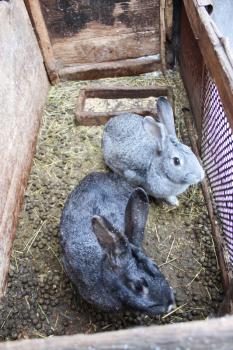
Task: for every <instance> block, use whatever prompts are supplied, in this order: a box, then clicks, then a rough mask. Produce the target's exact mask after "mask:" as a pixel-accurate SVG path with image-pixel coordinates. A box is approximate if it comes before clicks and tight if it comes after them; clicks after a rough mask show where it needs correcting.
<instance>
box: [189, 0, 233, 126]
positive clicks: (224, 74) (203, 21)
mask: <svg viewBox="0 0 233 350" xmlns="http://www.w3.org/2000/svg"><path fill="white" fill-rule="evenodd" d="M183 2H184V5H185V9H186V13H187V15H188V18H189V21H190V24H191V27H192V30H193V33H194V36H195V38H196V39H197V40H198V46H199V48H200V51H201V54H202V57H203V59H204V63H205V65H206V67H207V69H208V71H209V73H210V75H211V77H212V79H213V80H214V81H215V83H216V86H217V88H218V92H219V95H220V97H221V101H222V103H223V107H224V110H225V112H226V115H227V116H228V121H229V124H230V126H231V128H232V130H233V63H232V61H231V58H230V57H229V55H228V51H227V49H226V47H225V44H224V41H223V40H222V38H221V37H219V36H218V32H217V31H216V28H215V26H214V25H213V23H212V21H211V18H210V16H209V15H208V13H207V11H206V9H205V7H204V6H199V5H198V3H197V2H196V1H195V0H183Z"/></svg>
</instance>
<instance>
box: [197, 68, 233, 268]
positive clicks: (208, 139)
mask: <svg viewBox="0 0 233 350" xmlns="http://www.w3.org/2000/svg"><path fill="white" fill-rule="evenodd" d="M202 160H203V163H204V166H205V170H206V173H207V176H208V178H209V182H210V186H211V190H212V194H213V197H214V202H215V205H216V209H217V212H218V215H219V218H220V221H221V224H222V229H223V234H224V239H225V240H226V245H227V248H228V252H229V257H230V262H231V264H233V133H232V129H231V127H230V125H229V123H228V119H227V116H226V114H225V112H224V108H223V105H222V102H221V99H220V96H219V93H218V89H217V87H216V85H215V83H214V81H213V80H212V78H211V77H210V75H209V73H208V72H205V76H204V90H203V130H202Z"/></svg>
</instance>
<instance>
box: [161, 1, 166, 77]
mask: <svg viewBox="0 0 233 350" xmlns="http://www.w3.org/2000/svg"><path fill="white" fill-rule="evenodd" d="M165 5H166V0H160V16H159V17H160V57H161V67H162V71H163V72H164V73H165V71H166V48H165V45H166V24H165Z"/></svg>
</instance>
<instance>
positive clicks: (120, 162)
mask: <svg viewBox="0 0 233 350" xmlns="http://www.w3.org/2000/svg"><path fill="white" fill-rule="evenodd" d="M157 118H158V121H155V120H154V119H153V118H152V117H149V116H148V117H145V118H143V117H141V116H139V115H137V114H131V113H125V114H122V115H119V116H116V117H114V118H112V119H110V120H109V121H108V122H107V123H106V125H105V128H104V133H103V139H102V150H103V154H104V159H105V163H106V164H107V165H108V166H109V168H111V169H112V170H113V171H114V172H115V173H117V174H119V175H121V176H124V178H125V179H126V180H128V181H129V182H130V183H131V184H133V185H136V186H142V187H143V188H144V189H145V191H146V192H147V193H148V194H149V195H151V196H153V197H156V198H161V199H163V200H165V201H166V202H167V203H169V204H172V205H179V201H178V199H177V197H176V196H177V195H179V194H181V193H182V192H184V191H185V190H186V189H187V188H188V187H189V186H190V185H193V184H197V183H198V182H199V181H201V180H202V179H203V178H204V170H203V168H202V167H201V165H200V163H199V161H198V159H197V158H196V156H195V155H194V153H193V152H192V151H191V149H190V148H189V147H188V146H186V145H184V144H183V143H181V142H180V141H179V140H178V139H177V136H176V131H175V124H174V116H173V111H172V107H171V105H170V104H169V102H168V101H167V99H166V98H164V97H160V98H158V101H157Z"/></svg>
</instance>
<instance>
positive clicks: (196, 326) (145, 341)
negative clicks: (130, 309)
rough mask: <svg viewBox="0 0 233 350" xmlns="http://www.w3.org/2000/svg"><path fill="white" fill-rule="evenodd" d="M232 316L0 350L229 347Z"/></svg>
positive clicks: (41, 341)
mask: <svg viewBox="0 0 233 350" xmlns="http://www.w3.org/2000/svg"><path fill="white" fill-rule="evenodd" d="M232 329H233V316H229V317H223V318H217V319H210V320H208V321H193V322H186V323H177V324H170V325H165V326H152V327H140V328H131V329H128V330H121V331H115V332H105V333H97V334H92V335H84V334H77V335H70V336H60V337H57V336H55V337H48V338H45V339H31V340H19V341H12V342H6V343H1V344H0V350H34V349H36V350H55V349H56V350H89V349H95V350H106V349H111V350H125V349H127V350H175V349H177V350H178V349H192V350H207V349H210V350H230V349H232V344H233V332H232Z"/></svg>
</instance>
